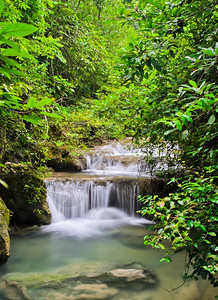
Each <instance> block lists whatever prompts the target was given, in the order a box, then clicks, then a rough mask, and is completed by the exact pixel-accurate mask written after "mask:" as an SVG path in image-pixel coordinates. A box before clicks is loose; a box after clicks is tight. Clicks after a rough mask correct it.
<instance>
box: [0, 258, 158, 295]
mask: <svg viewBox="0 0 218 300" xmlns="http://www.w3.org/2000/svg"><path fill="white" fill-rule="evenodd" d="M0 281H1V284H0V293H2V295H4V297H6V299H8V300H12V299H13V300H14V299H15V298H14V295H22V297H21V298H18V299H20V300H21V299H31V300H38V299H44V300H49V299H56V300H58V299H60V300H62V299H66V300H77V299H83V300H86V299H92V300H96V299H101V300H103V299H111V298H113V299H126V298H123V295H124V294H125V293H126V292H127V290H128V291H129V292H131V293H133V294H135V293H138V292H142V293H143V294H144V295H147V293H149V292H150V291H152V290H154V289H155V288H157V286H158V285H159V279H158V277H157V275H156V274H154V273H153V272H152V271H151V270H149V269H147V268H145V267H144V266H142V265H140V264H137V263H127V264H108V263H107V262H93V263H91V262H89V263H81V264H78V265H71V266H67V267H64V268H61V269H59V270H58V271H57V272H53V273H52V274H40V273H28V274H20V273H11V274H8V275H4V276H2V278H1V280H0ZM0 295H1V294H0ZM16 299H17V298H16ZM130 299H132V298H131V297H130ZM134 299H138V298H137V297H136V296H134ZM140 299H141V298H140ZM143 299H150V298H147V296H146V298H145V297H144V298H143Z"/></svg>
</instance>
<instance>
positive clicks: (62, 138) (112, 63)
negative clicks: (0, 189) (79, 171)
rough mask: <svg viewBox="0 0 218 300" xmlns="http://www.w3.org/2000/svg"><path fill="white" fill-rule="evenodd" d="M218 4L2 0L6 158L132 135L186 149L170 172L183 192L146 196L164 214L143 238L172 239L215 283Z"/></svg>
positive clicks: (72, 154)
mask: <svg viewBox="0 0 218 300" xmlns="http://www.w3.org/2000/svg"><path fill="white" fill-rule="evenodd" d="M216 9H217V2H216V1H214V0H201V1H197V0H182V1H181V0H174V1H173V0H168V1H166V0H160V1H155V0H147V1H144V0H139V1H117V0H116V1H115V0H86V1H83V0H77V1H74V0H62V1H61V0H57V1H52V0H25V1H24V0H16V1H14V0H13V1H12V0H5V1H3V0H0V13H1V17H0V18H1V20H0V21H1V22H0V45H1V46H0V47H1V48H0V51H1V53H0V64H1V65H0V74H1V75H0V82H1V87H0V128H1V129H0V144H1V148H0V166H1V167H2V168H3V167H4V166H5V164H7V163H8V162H13V163H20V162H22V163H23V164H27V165H28V166H30V167H31V168H33V169H34V170H38V171H39V170H40V171H43V170H44V169H46V166H47V165H49V162H51V161H53V162H54V161H55V160H56V161H57V160H59V161H62V160H68V161H69V160H72V159H76V158H77V157H79V156H81V155H82V153H83V151H85V150H86V149H87V148H88V147H91V146H93V145H96V144H99V143H102V141H103V140H105V139H119V138H122V137H126V136H128V137H132V139H133V141H134V142H135V143H136V144H137V145H138V146H140V147H146V146H150V147H153V146H154V145H158V146H159V147H161V148H162V149H168V148H173V147H174V146H177V149H179V151H178V159H179V161H180V164H182V165H183V166H184V169H185V170H186V172H185V175H184V176H183V178H180V179H178V178H174V177H173V175H172V176H171V175H170V174H167V176H168V177H169V181H170V180H171V182H174V183H175V182H177V183H178V190H177V192H176V193H172V194H170V195H169V196H168V197H165V198H163V199H160V198H159V197H157V196H154V197H151V196H149V197H144V198H143V199H141V201H142V202H143V203H144V209H142V212H141V213H142V214H146V215H147V214H151V215H152V216H153V218H154V219H157V220H158V225H157V226H156V227H157V228H156V230H157V231H156V235H154V236H147V237H146V238H145V245H147V244H149V245H152V246H153V247H157V248H162V249H165V246H164V244H163V243H162V242H163V241H164V240H165V239H169V240H171V241H172V249H171V250H172V251H180V250H183V249H186V250H187V252H188V260H187V266H190V264H191V265H192V268H193V271H192V272H191V275H190V274H189V273H188V271H187V272H186V274H185V277H188V276H191V277H194V278H197V277H198V276H201V277H203V278H204V279H206V278H207V279H209V280H210V282H211V283H212V284H214V285H215V275H216V272H217V267H216V250H217V246H216V231H217V226H216V224H217V223H216V222H217V189H216V179H217V177H216V170H217V165H216V157H217V150H216V144H217V130H216V128H217V121H216V116H217V98H216V95H217V85H216V78H217V55H218V49H217V43H216V40H217V29H216V23H217V10H216ZM169 145H170V147H169ZM169 151H171V149H169ZM169 153H170V152H169ZM151 158H152V157H151ZM2 184H4V182H3V181H2ZM171 250H170V249H166V257H165V258H164V260H166V261H170V260H171V259H172V252H171Z"/></svg>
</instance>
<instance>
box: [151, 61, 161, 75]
mask: <svg viewBox="0 0 218 300" xmlns="http://www.w3.org/2000/svg"><path fill="white" fill-rule="evenodd" d="M151 63H152V65H153V66H154V68H155V69H156V70H157V71H158V72H160V71H161V70H162V68H161V65H160V64H159V62H158V61H157V60H156V59H155V58H151Z"/></svg>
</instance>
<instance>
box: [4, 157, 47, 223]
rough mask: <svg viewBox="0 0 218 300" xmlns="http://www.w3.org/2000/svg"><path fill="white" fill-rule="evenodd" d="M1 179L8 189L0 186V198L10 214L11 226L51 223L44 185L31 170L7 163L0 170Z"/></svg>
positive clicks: (24, 166) (20, 165)
mask: <svg viewBox="0 0 218 300" xmlns="http://www.w3.org/2000/svg"><path fill="white" fill-rule="evenodd" d="M1 178H2V179H3V180H4V181H5V182H6V183H7V184H8V187H9V188H8V189H7V188H5V187H4V186H0V196H1V197H2V199H3V201H4V202H5V204H6V205H7V207H8V209H9V210H10V211H11V212H12V216H11V223H12V224H15V225H23V226H29V225H42V224H49V223H50V222H51V212H50V210H49V207H48V203H47V201H46V187H45V183H44V182H43V180H42V179H41V178H39V177H37V175H36V174H35V173H34V171H33V170H32V169H30V168H29V167H27V166H26V165H22V164H14V163H8V164H7V165H6V166H5V168H2V169H1Z"/></svg>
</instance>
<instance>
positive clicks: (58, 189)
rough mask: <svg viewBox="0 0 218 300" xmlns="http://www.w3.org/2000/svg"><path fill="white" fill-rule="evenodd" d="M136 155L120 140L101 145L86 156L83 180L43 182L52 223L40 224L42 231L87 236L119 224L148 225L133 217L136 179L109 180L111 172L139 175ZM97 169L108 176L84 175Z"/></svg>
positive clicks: (137, 152)
mask: <svg viewBox="0 0 218 300" xmlns="http://www.w3.org/2000/svg"><path fill="white" fill-rule="evenodd" d="M139 154H140V155H141V153H140V151H139V150H134V149H133V148H130V147H128V148H127V147H124V146H122V145H121V144H120V143H117V144H112V145H107V146H103V147H101V148H99V149H98V151H97V153H95V154H93V155H87V170H84V171H86V172H87V174H86V175H84V176H85V177H86V176H87V177H86V178H85V179H84V178H83V179H80V180H79V179H76V178H75V179H70V180H66V179H65V180H62V181H58V180H53V181H47V182H46V186H47V192H48V203H49V207H50V210H51V212H52V224H51V225H49V226H45V227H43V231H44V232H53V233H55V234H61V235H68V236H75V237H78V238H87V237H92V236H95V235H100V234H103V233H104V232H105V231H106V230H111V229H114V228H117V227H121V226H127V225H143V224H150V223H151V222H150V221H148V220H145V219H144V218H140V217H139V216H137V217H136V211H137V210H138V209H139V205H138V203H137V196H138V195H140V188H139V185H138V183H137V181H132V180H130V179H125V180H119V181H116V180H115V181H113V179H111V178H113V175H115V173H122V175H123V173H125V174H126V175H128V176H131V177H135V174H137V175H139V172H138V171H137V169H139V162H141V158H139V160H138V159H136V160H135V158H137V156H138V155H139ZM99 171H100V172H104V175H110V176H112V177H110V180H109V179H108V178H107V177H105V178H104V179H102V178H99V177H98V178H94V179H93V178H92V177H91V178H90V177H88V176H90V172H92V173H93V174H95V173H96V172H99Z"/></svg>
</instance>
